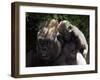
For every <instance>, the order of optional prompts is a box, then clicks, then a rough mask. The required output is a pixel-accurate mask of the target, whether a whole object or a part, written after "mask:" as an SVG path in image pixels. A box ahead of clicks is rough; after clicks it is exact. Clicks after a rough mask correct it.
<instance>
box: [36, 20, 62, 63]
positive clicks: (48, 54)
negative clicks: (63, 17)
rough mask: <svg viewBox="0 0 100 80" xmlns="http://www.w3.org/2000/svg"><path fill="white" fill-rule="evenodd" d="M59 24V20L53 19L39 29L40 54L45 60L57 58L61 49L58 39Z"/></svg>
mask: <svg viewBox="0 0 100 80" xmlns="http://www.w3.org/2000/svg"><path fill="white" fill-rule="evenodd" d="M57 26H58V22H57V20H55V19H52V20H50V21H48V22H47V23H46V25H45V26H44V27H43V28H42V29H40V30H39V31H38V34H37V40H38V46H37V50H38V56H39V58H40V59H41V60H43V61H48V62H49V61H53V60H54V59H56V58H57V57H58V56H59V54H60V51H61V44H60V42H59V41H58V40H57Z"/></svg>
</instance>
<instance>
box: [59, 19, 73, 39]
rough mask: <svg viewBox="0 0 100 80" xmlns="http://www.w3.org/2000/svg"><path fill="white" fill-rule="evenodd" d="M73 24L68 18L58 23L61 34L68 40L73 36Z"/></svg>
mask: <svg viewBox="0 0 100 80" xmlns="http://www.w3.org/2000/svg"><path fill="white" fill-rule="evenodd" d="M72 26H73V25H72V24H71V23H70V22H69V21H67V20H63V21H61V22H60V23H59V25H58V31H59V33H60V35H61V36H62V37H63V38H64V39H66V40H68V41H69V40H70V38H71V34H70V33H71V31H72Z"/></svg>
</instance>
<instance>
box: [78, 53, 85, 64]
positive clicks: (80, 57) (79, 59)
mask: <svg viewBox="0 0 100 80" xmlns="http://www.w3.org/2000/svg"><path fill="white" fill-rule="evenodd" d="M76 56H77V58H76V59H77V64H78V65H85V64H86V60H85V58H84V57H83V56H82V54H81V53H80V52H78V53H77V55H76Z"/></svg>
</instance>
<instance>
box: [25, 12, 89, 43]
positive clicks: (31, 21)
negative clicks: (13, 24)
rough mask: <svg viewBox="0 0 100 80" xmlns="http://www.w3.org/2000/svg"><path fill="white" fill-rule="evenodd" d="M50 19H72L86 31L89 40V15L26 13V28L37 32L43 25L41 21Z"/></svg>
mask: <svg viewBox="0 0 100 80" xmlns="http://www.w3.org/2000/svg"><path fill="white" fill-rule="evenodd" d="M50 19H57V20H58V21H62V20H68V21H70V22H71V23H72V24H73V25H75V26H77V27H78V28H79V29H80V30H81V31H82V32H83V33H84V35H85V37H86V39H87V41H89V16H87V15H71V14H43V13H26V25H27V27H26V28H27V29H34V32H37V31H38V29H39V28H40V27H41V26H40V23H42V22H44V21H47V20H50ZM35 34H36V33H35Z"/></svg>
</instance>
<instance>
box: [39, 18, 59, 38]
mask: <svg viewBox="0 0 100 80" xmlns="http://www.w3.org/2000/svg"><path fill="white" fill-rule="evenodd" d="M57 26H58V21H57V20H55V19H52V20H50V21H48V22H47V23H46V25H45V26H44V27H43V28H42V30H40V31H39V32H38V37H39V36H40V37H41V38H42V39H43V38H45V39H46V38H47V39H50V38H51V39H52V38H54V36H56V33H57Z"/></svg>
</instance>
